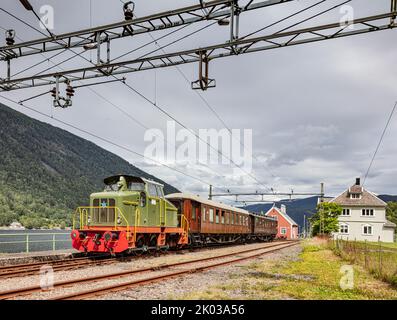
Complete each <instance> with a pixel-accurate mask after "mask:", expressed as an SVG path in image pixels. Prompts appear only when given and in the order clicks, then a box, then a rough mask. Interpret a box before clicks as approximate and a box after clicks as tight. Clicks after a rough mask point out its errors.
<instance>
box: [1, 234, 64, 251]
mask: <svg viewBox="0 0 397 320" xmlns="http://www.w3.org/2000/svg"><path fill="white" fill-rule="evenodd" d="M69 236H70V234H69V233H3V234H0V253H17V252H26V253H29V252H32V251H47V250H48V251H49V250H52V251H55V250H60V249H67V248H70V238H69ZM60 243H62V245H59V244H60Z"/></svg>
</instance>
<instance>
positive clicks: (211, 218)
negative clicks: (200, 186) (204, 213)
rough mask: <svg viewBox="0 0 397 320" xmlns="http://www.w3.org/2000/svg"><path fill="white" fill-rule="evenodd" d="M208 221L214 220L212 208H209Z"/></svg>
mask: <svg viewBox="0 0 397 320" xmlns="http://www.w3.org/2000/svg"><path fill="white" fill-rule="evenodd" d="M210 222H214V209H212V208H210Z"/></svg>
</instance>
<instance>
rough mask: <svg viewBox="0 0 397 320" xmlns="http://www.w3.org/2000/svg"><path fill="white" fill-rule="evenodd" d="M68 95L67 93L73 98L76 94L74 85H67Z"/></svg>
mask: <svg viewBox="0 0 397 320" xmlns="http://www.w3.org/2000/svg"><path fill="white" fill-rule="evenodd" d="M66 95H67V96H68V97H69V98H71V97H73V96H74V89H73V87H72V86H71V85H68V86H67V87H66Z"/></svg>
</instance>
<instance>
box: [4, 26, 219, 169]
mask: <svg viewBox="0 0 397 320" xmlns="http://www.w3.org/2000/svg"><path fill="white" fill-rule="evenodd" d="M0 28H3V27H1V26H0ZM3 29H4V28H3ZM18 38H19V37H18ZM19 39H20V38H19ZM20 40H21V41H22V39H20ZM48 61H49V62H50V63H52V64H53V65H54V67H58V68H59V69H61V70H62V68H61V67H59V65H58V64H55V63H53V62H52V61H51V58H48ZM87 89H88V90H90V91H91V92H92V93H94V94H95V95H97V96H98V97H99V98H101V99H103V100H104V101H105V102H107V103H109V104H110V105H112V106H113V107H114V108H116V109H117V110H119V111H120V112H121V113H123V114H124V115H125V116H126V117H127V118H129V119H130V120H132V121H133V122H135V123H136V124H138V125H139V126H140V127H142V128H144V129H146V130H149V129H150V128H149V127H147V126H146V125H144V124H143V123H142V122H141V121H140V120H138V119H136V118H135V117H133V116H132V115H130V114H129V113H128V112H126V111H125V110H124V109H123V108H121V107H119V106H118V105H117V104H115V103H113V102H112V101H111V100H109V99H108V98H106V97H105V96H103V95H102V94H100V93H99V92H97V91H95V90H93V89H92V88H90V87H88V88H87ZM48 92H49V91H45V92H43V93H40V94H37V95H34V96H32V97H30V98H27V99H24V100H22V101H19V103H20V104H21V105H22V103H23V102H25V101H28V100H31V99H33V98H37V97H40V96H42V95H44V94H47V93H48ZM159 138H162V139H163V140H164V142H166V143H169V141H168V140H167V139H165V138H164V137H161V136H159ZM202 165H203V166H204V167H206V168H208V169H210V170H211V171H212V172H213V173H214V174H216V175H217V176H220V175H219V173H218V172H215V171H214V170H213V169H212V168H210V167H209V166H208V165H205V164H202Z"/></svg>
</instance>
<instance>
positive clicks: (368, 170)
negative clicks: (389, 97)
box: [363, 101, 397, 186]
mask: <svg viewBox="0 0 397 320" xmlns="http://www.w3.org/2000/svg"><path fill="white" fill-rule="evenodd" d="M396 107H397V101H396V102H395V103H394V106H393V108H392V110H391V112H390V115H389V117H388V118H387V121H386V125H385V127H384V129H383V131H382V134H381V136H380V139H379V142H378V144H377V145H376V149H375V152H374V154H373V156H372V158H371V161H370V163H369V166H368V169H367V171H366V172H365V176H364V181H363V186H364V185H365V181H366V180H367V177H368V175H369V172H370V170H371V167H372V164H373V163H374V160H375V157H376V154H377V153H378V151H379V147H380V146H381V144H382V141H383V138H384V136H385V133H386V130H387V128H388V127H389V124H390V121H391V119H392V117H393V114H394V111H396Z"/></svg>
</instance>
